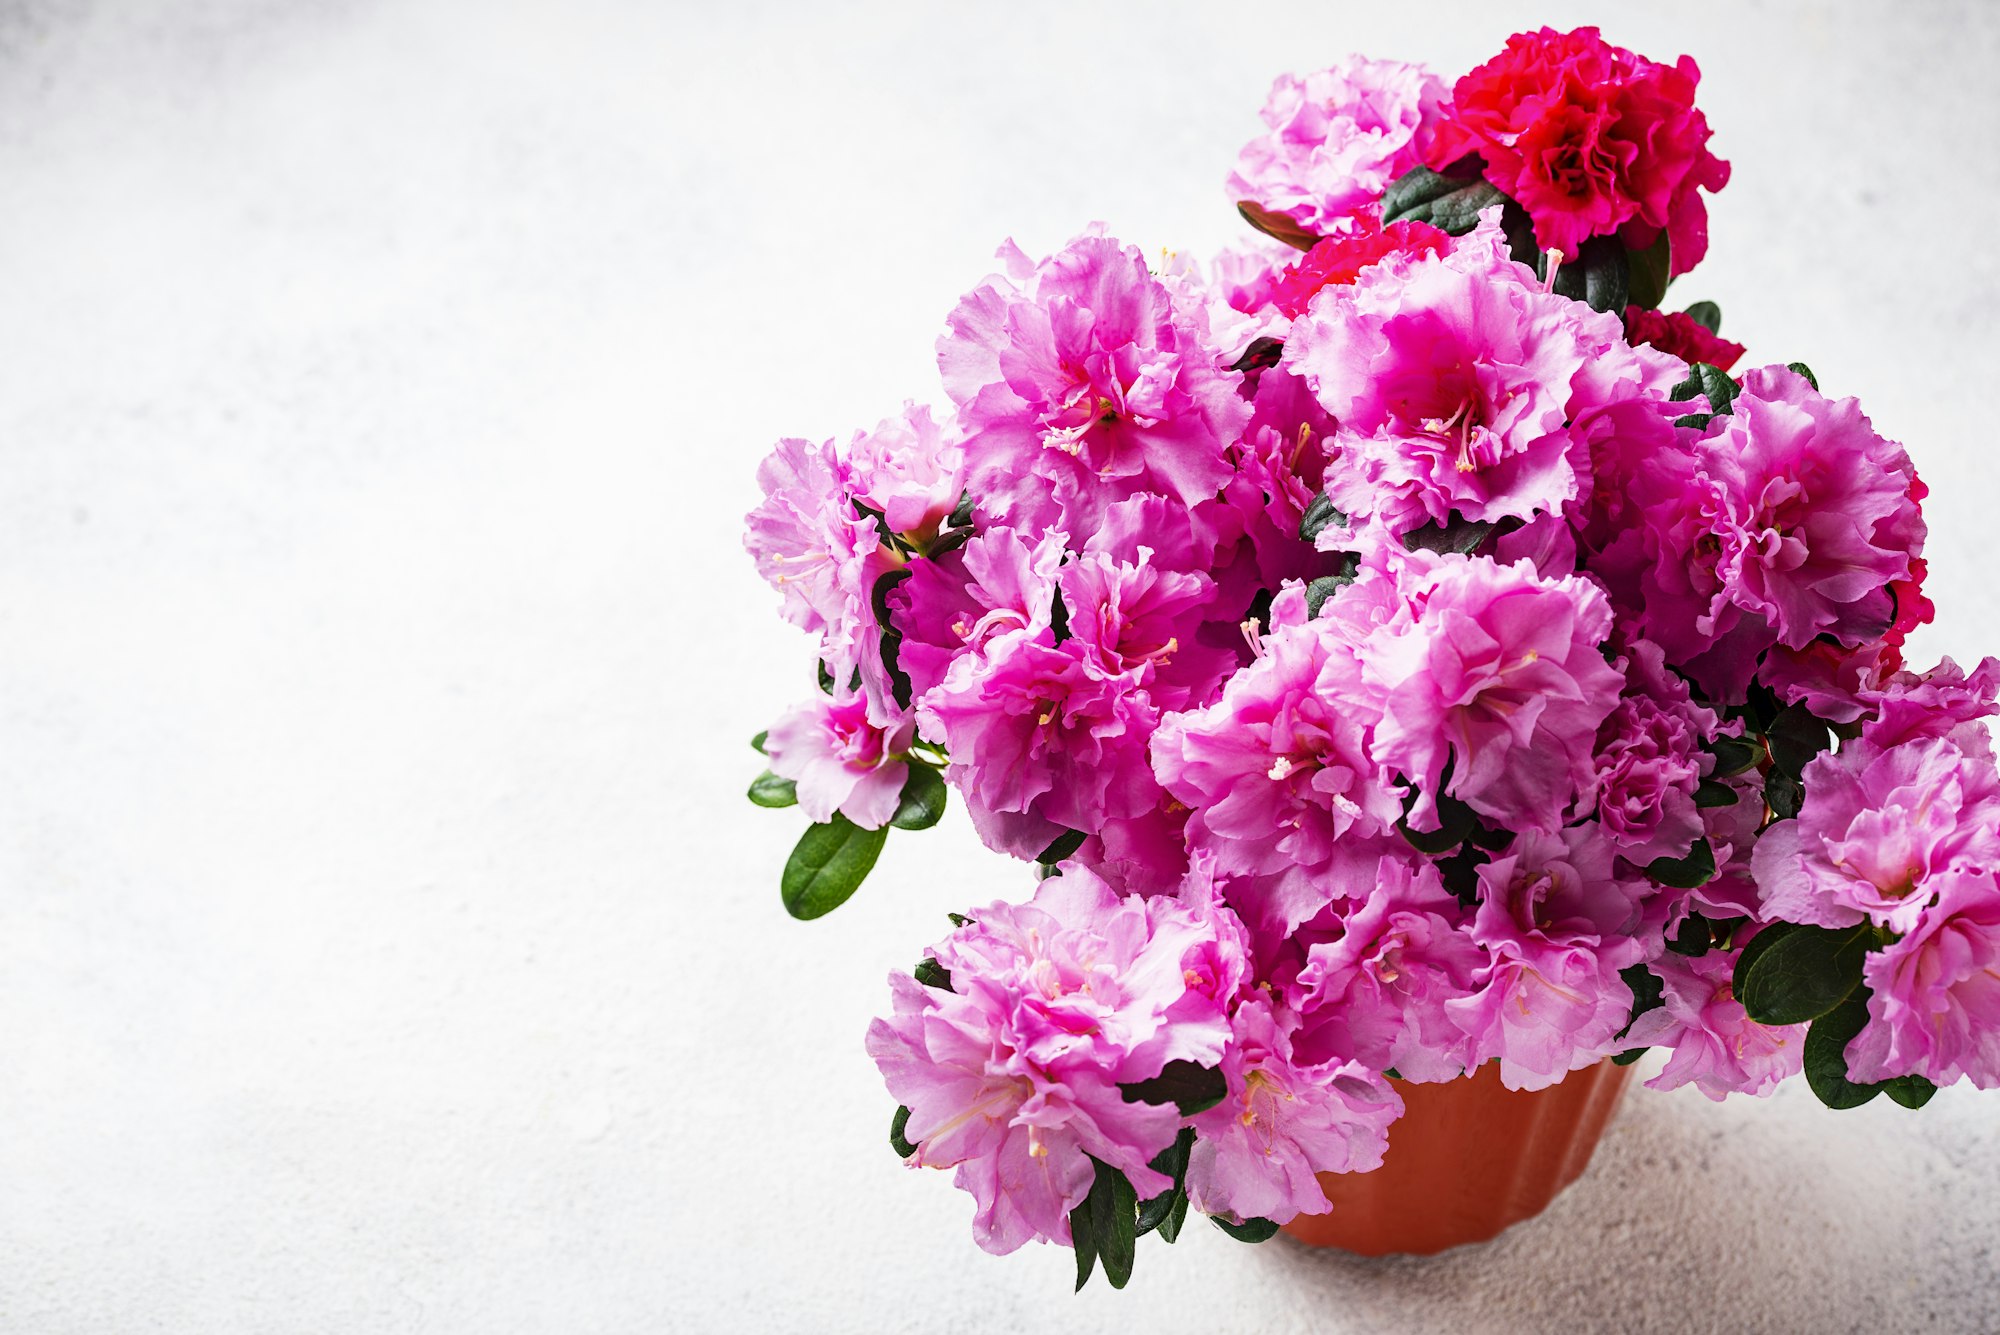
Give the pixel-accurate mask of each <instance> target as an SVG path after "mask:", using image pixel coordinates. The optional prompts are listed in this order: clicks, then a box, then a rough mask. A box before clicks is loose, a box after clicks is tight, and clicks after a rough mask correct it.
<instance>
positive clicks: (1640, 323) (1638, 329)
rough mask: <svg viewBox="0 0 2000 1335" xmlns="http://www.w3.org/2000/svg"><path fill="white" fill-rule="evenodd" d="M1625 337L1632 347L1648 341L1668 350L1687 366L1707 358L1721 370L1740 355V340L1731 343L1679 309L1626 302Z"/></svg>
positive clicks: (1726, 368)
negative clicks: (1644, 307)
mask: <svg viewBox="0 0 2000 1335" xmlns="http://www.w3.org/2000/svg"><path fill="white" fill-rule="evenodd" d="M1625 341H1626V342H1628V343H1630V344H1631V345H1632V346H1633V347H1635V348H1636V347H1638V346H1639V345H1640V344H1641V343H1650V344H1651V345H1652V346H1654V347H1656V348H1658V349H1659V350H1660V351H1661V352H1671V353H1672V354H1673V355H1674V356H1676V357H1678V358H1680V359H1681V360H1682V361H1684V362H1686V363H1687V364H1688V365H1690V366H1692V365H1694V364H1695V363H1696V362H1707V363H1708V364H1709V365H1710V366H1713V367H1715V368H1716V369H1717V370H1720V371H1727V370H1728V369H1729V368H1730V367H1732V366H1734V365H1735V364H1736V359H1737V358H1738V357H1741V356H1742V355H1743V345H1742V344H1741V343H1731V342H1730V341H1729V340H1728V339H1726V338H1723V337H1722V336H1721V335H1720V334H1711V333H1710V332H1708V330H1707V329H1706V328H1705V327H1704V326H1702V325H1700V324H1697V323H1696V322H1695V321H1694V319H1693V318H1692V317H1690V316H1688V315H1687V314H1685V313H1683V312H1681V311H1674V312H1672V313H1671V314H1670V313H1668V312H1666V311H1649V310H1643V309H1641V308H1640V307H1638V306H1627V307H1626V308H1625Z"/></svg>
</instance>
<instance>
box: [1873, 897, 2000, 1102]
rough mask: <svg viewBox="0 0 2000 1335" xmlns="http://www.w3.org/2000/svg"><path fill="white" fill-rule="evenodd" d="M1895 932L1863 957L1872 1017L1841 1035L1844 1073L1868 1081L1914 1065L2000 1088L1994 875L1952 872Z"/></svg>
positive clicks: (1999, 932)
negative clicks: (1896, 936) (1897, 935)
mask: <svg viewBox="0 0 2000 1335" xmlns="http://www.w3.org/2000/svg"><path fill="white" fill-rule="evenodd" d="M1930 888H1932V889H1933V890H1934V891H1935V892H1936V897H1937V902H1936V903H1935V904H1933V905H1931V906H1930V907H1929V908H1927V909H1925V910H1924V911H1923V913H1922V915H1921V916H1920V917H1918V919H1917V922H1916V925H1915V926H1914V927H1913V928H1912V929H1911V930H1910V931H1909V933H1908V934H1907V935H1905V936H1904V937H1903V938H1902V939H1901V940H1899V941H1896V942H1894V943H1893V944H1891V945H1890V946H1889V947H1887V948H1886V949H1884V950H1881V951H1878V952H1876V953H1874V954H1871V955H1869V956H1868V957H1867V959H1866V960H1864V961H1863V963H1862V966H1861V968H1862V978H1863V979H1864V980H1865V981H1866V982H1867V984H1868V986H1869V988H1870V989H1871V991H1870V995H1869V998H1868V1017H1869V1018H1868V1024H1867V1026H1866V1027H1865V1028H1863V1029H1862V1031H1861V1032H1860V1033H1859V1034H1858V1035H1856V1036H1855V1038H1854V1040H1853V1042H1851V1043H1849V1044H1848V1045H1847V1074H1848V1077H1849V1078H1850V1079H1852V1080H1856V1081H1860V1082H1862V1083H1864V1084H1865V1083H1872V1082H1874V1081H1877V1080H1888V1079H1893V1078H1894V1077H1896V1076H1900V1075H1912V1074H1914V1075H1920V1076H1923V1077H1924V1078H1925V1079H1926V1080H1929V1081H1931V1082H1932V1083H1934V1084H1939V1085H1948V1084H1950V1083H1952V1082H1953V1081H1954V1080H1958V1079H1960V1078H1964V1079H1967V1080H1970V1081H1971V1082H1972V1083H1973V1084H1975V1085H1977V1086H1979V1088H1981V1089H1996V1088H2000V884H1996V883H1995V880H1994V877H1993V875H1992V873H1991V872H1988V871H1981V872H1979V873H1978V874H1970V873H1956V872H1954V873H1950V874H1947V875H1945V876H1941V877H1939V878H1937V879H1936V881H1935V882H1933V884H1932V886H1931V887H1930Z"/></svg>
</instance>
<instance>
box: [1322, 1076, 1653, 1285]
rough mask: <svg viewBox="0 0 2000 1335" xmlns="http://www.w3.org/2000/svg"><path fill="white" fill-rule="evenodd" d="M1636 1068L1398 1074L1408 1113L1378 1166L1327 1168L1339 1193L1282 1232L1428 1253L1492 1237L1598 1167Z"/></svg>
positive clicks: (1364, 1247) (1328, 1181)
mask: <svg viewBox="0 0 2000 1335" xmlns="http://www.w3.org/2000/svg"><path fill="white" fill-rule="evenodd" d="M1631 1074H1632V1068H1631V1067H1630V1066H1618V1065H1615V1064H1614V1063H1612V1062H1609V1061H1602V1062H1599V1063H1598V1064H1597V1065H1595V1066H1590V1067H1586V1068H1584V1069H1583V1070H1581V1071H1572V1072H1570V1074H1569V1075H1568V1077H1567V1078H1565V1079H1563V1080H1562V1081H1560V1082H1559V1083H1557V1084H1553V1085H1550V1086H1549V1087H1548V1088H1547V1089H1537V1090H1514V1089H1508V1088H1507V1087H1506V1086H1505V1085H1502V1084H1501V1083H1500V1067H1499V1064H1498V1063H1497V1062H1487V1063H1486V1064H1485V1065H1483V1066H1481V1067H1480V1068H1479V1069H1478V1070H1477V1071H1474V1072H1473V1073H1472V1074H1471V1075H1469V1076H1466V1077H1464V1078H1462V1079H1459V1080H1448V1081H1445V1082H1443V1083H1442V1084H1434V1085H1412V1084H1408V1083H1406V1082H1404V1081H1400V1080H1399V1081H1397V1082H1396V1091H1397V1093H1399V1094H1401V1095H1402V1096H1403V1115H1402V1117H1400V1118H1398V1119H1397V1121H1396V1122H1395V1123H1394V1124H1393V1125H1392V1126H1390V1128H1389V1150H1388V1153H1387V1154H1386V1155H1385V1156H1384V1157H1383V1160H1382V1166H1381V1167H1380V1168H1378V1169H1376V1170H1375V1171H1374V1172H1372V1173H1321V1174H1320V1175H1319V1182H1320V1186H1322V1187H1324V1188H1325V1189H1326V1194H1327V1196H1328V1198H1330V1199H1331V1200H1332V1201H1333V1209H1332V1210H1331V1211H1329V1212H1328V1213H1326V1214H1317V1215H1303V1214H1302V1215H1300V1216H1299V1217H1298V1218H1296V1219H1294V1220H1293V1221H1292V1222H1291V1223H1289V1224H1286V1225H1285V1232H1287V1233H1289V1234H1291V1235H1292V1236H1293V1237H1295V1238H1297V1239H1298V1240H1299V1241H1300V1242H1306V1243H1311V1244H1312V1245H1313V1246H1315V1247H1340V1248H1343V1249H1345V1250H1347V1251H1350V1252H1358V1253H1359V1254H1361V1255H1362V1256H1387V1255H1389V1254H1390V1253H1392V1252H1415V1253H1418V1254H1420V1255H1426V1256H1427V1255H1429V1254H1431V1253H1432V1252H1441V1251H1443V1250H1444V1249H1445V1248H1447V1247H1457V1246H1460V1245H1462V1244H1464V1243H1468V1242H1485V1241H1486V1240H1487V1239H1488V1238H1492V1237H1494V1236H1496V1235H1498V1234H1499V1233H1500V1232H1501V1231H1502V1230H1503V1229H1506V1228H1509V1227H1511V1226H1512V1225H1514V1224H1518V1223H1520V1222H1521V1221H1522V1220H1523V1219H1532V1218H1534V1217H1535V1216H1536V1215H1538V1214H1540V1213H1541V1212H1542V1211H1543V1210H1545V1209H1547V1208H1548V1205H1549V1202H1550V1201H1552V1200H1554V1199H1555V1198H1556V1196H1557V1195H1558V1194H1559V1193H1560V1192H1561V1191H1562V1189H1563V1188H1564V1187H1567V1186H1568V1185H1569V1184H1570V1183H1572V1182H1574V1181H1576V1180H1577V1178H1578V1177H1580V1176H1582V1174H1583V1170H1584V1169H1585V1168H1587V1167H1589V1166H1590V1156H1591V1154H1592V1152H1593V1151H1595V1150H1596V1149H1597V1141H1598V1138H1599V1137H1601V1136H1602V1135H1603V1134H1604V1128H1605V1127H1606V1126H1608V1125H1609V1124H1610V1122H1611V1118H1612V1115H1613V1114H1614V1113H1616V1112H1617V1110H1618V1102H1619V1100H1620V1099H1621V1098H1623V1097H1624V1094H1625V1082H1626V1080H1627V1078H1628V1077H1629V1076H1630V1075H1631Z"/></svg>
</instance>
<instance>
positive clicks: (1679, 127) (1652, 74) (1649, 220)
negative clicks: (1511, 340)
mask: <svg viewBox="0 0 2000 1335" xmlns="http://www.w3.org/2000/svg"><path fill="white" fill-rule="evenodd" d="M1700 79H1701V71H1700V70H1699V69H1697V68H1696V67H1695V63H1694V61H1693V60H1691V59H1689V58H1688V57H1686V56H1682V57H1681V59H1680V61H1679V62H1678V63H1677V64H1674V65H1661V64H1657V63H1655V62H1654V61H1650V60H1647V59H1646V58H1645V57H1643V56H1638V55H1634V54H1633V53H1632V52H1630V51H1627V50H1625V49H1623V48H1622V47H1616V46H1611V45H1610V44H1608V43H1606V42H1605V41H1604V40H1603V39H1601V38H1600V37H1599V36H1598V34H1597V29H1595V28H1578V29H1577V30H1576V31H1574V32H1569V33H1558V32H1556V31H1554V30H1553V29H1550V28H1543V29H1541V30H1539V31H1537V32H1524V33H1516V34H1515V35H1514V36H1513V37H1510V38H1508V39H1507V47H1506V49H1505V50H1504V51H1502V52H1501V53H1500V54H1499V55H1497V56H1495V57H1494V58H1493V59H1491V60H1489V61H1487V62H1486V63H1485V64H1484V65H1481V66H1480V67H1479V68H1477V69H1475V70H1473V71H1472V72H1471V73H1469V74H1467V75H1466V76H1465V77H1464V78H1462V79H1460V80H1459V81H1458V83H1457V84H1456V85H1455V86H1454V87H1453V89H1452V93H1451V105H1450V107H1449V109H1448V111H1447V113H1446V116H1445V118H1444V120H1443V122H1442V123H1441V125H1440V126H1439V130H1438V134H1437V138H1436V140H1435V141H1434V142H1433V144H1432V146H1431V149H1430V152H1429V155H1428V161H1429V162H1430V164H1431V165H1432V166H1434V167H1444V166H1448V165H1450V164H1451V163H1453V162H1454V161H1456V160H1457V159H1459V158H1460V157H1462V156H1464V155H1465V154H1467V153H1477V154H1479V155H1480V157H1481V158H1482V159H1483V160H1484V163H1485V172H1486V179H1488V180H1489V181H1491V182H1492V183H1493V184H1494V185H1496V186H1498V187H1499V188H1500V189H1501V190H1502V191H1504V192H1505V193H1506V194H1507V195H1508V196H1509V197H1511V198H1513V199H1515V200H1517V201H1519V202H1520V204H1521V205H1522V207H1523V208H1525V209H1527V211H1528V215H1529V216H1530V217H1531V218H1533V219H1534V223H1535V239H1536V241H1538V242H1539V243H1540V244H1541V246H1542V248H1543V249H1544V250H1560V251H1562V252H1563V254H1565V255H1568V256H1572V257H1574V256H1575V255H1576V254H1577V252H1578V250H1579V249H1580V248H1581V247H1582V245H1583V242H1584V241H1585V240H1587V239H1588V238H1590V237H1593V236H1612V235H1616V236H1617V237H1618V238H1619V239H1620V240H1621V241H1623V242H1624V243H1625V244H1626V245H1627V246H1628V247H1630V248H1631V249H1633V250H1644V249H1645V248H1646V247H1647V246H1649V245H1651V244H1652V243H1653V242H1654V241H1655V240H1656V239H1657V238H1658V237H1659V235H1660V233H1661V232H1663V231H1664V232H1665V233H1666V234H1667V235H1668V237H1669V241H1670V245H1671V256H1672V267H1671V270H1670V272H1672V273H1673V274H1676V275H1678V274H1683V273H1686V272H1687V271H1688V270H1689V269H1692V268H1693V267H1694V266H1695V265H1696V264H1697V263H1699V262H1700V260H1701V258H1702V256H1703V255H1704V254H1705V253H1707V250H1708V209H1707V206H1706V205H1705V204H1704V203H1703V202H1702V198H1701V195H1700V194H1699V193H1698V192H1699V191H1701V190H1707V191H1710V192H1711V193H1712V192H1714V191H1717V190H1720V189H1722V187H1723V186H1724V185H1726V184H1728V182H1729V164H1728V163H1726V162H1724V161H1722V160H1721V159H1720V158H1717V157H1716V156H1715V155H1714V154H1713V153H1711V152H1709V151H1708V147H1707V145H1708V138H1709V129H1708V121H1707V119H1706V118H1705V117H1704V116H1703V115H1702V113H1701V112H1700V111H1698V110H1696V109H1695V105H1694V92H1695V85H1696V84H1697V83H1698V82H1699V81H1700Z"/></svg>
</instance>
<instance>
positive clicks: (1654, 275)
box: [1618, 228, 1674, 315]
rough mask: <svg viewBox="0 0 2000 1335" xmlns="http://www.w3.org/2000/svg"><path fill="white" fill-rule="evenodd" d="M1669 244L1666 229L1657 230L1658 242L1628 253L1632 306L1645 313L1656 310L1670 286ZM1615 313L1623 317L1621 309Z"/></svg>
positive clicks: (1670, 259)
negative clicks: (1643, 309) (1658, 231)
mask: <svg viewBox="0 0 2000 1335" xmlns="http://www.w3.org/2000/svg"><path fill="white" fill-rule="evenodd" d="M1671 250H1672V244H1671V243H1670V242H1669V241H1668V240H1667V233H1666V229H1665V228H1662V229H1661V230H1660V235H1659V239H1658V240H1656V241H1654V242H1653V244H1652V245H1650V246H1647V247H1646V248H1645V249H1644V250H1635V251H1632V252H1631V260H1630V263H1631V270H1632V295H1631V302H1632V304H1633V305H1634V306H1643V307H1645V308H1646V309H1647V310H1649V311H1651V310H1658V309H1659V305H1660V303H1661V302H1663V301H1665V300H1666V299H1667V285H1668V284H1669V283H1671V282H1673V281H1674V280H1673V278H1672V276H1671V275H1672V273H1673V263H1672V255H1671V253H1670V252H1671ZM1618 313H1619V314H1620V315H1623V314H1624V313H1625V311H1624V308H1623V307H1621V308H1619V311H1618Z"/></svg>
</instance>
